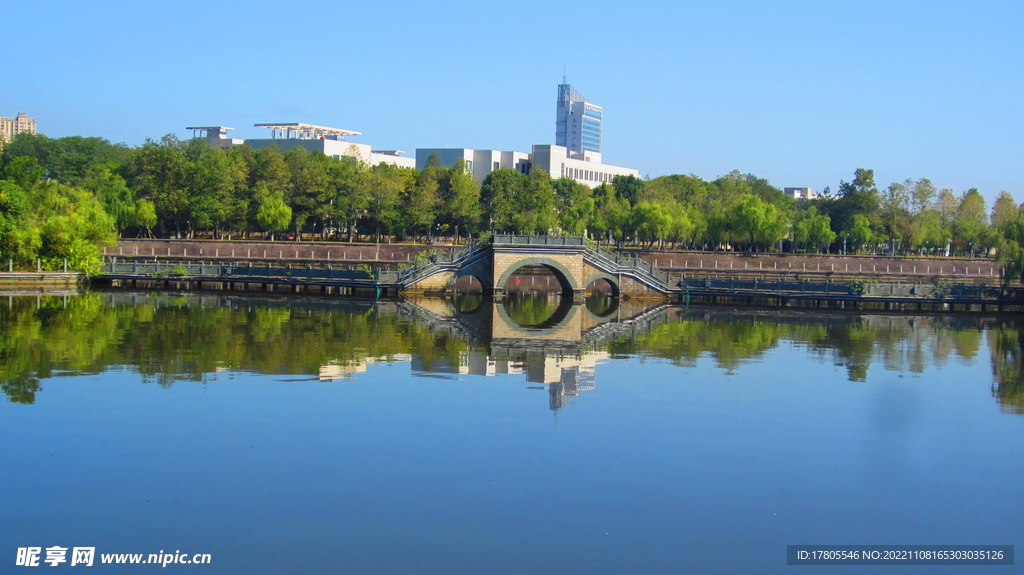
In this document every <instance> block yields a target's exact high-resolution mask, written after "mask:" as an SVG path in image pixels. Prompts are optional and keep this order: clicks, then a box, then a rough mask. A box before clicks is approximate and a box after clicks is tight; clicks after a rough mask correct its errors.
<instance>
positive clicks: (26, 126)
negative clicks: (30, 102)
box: [0, 112, 36, 145]
mask: <svg viewBox="0 0 1024 575" xmlns="http://www.w3.org/2000/svg"><path fill="white" fill-rule="evenodd" d="M35 133H36V121H35V120H34V119H32V118H29V117H28V114H26V113H25V112H18V115H17V116H16V117H14V118H4V117H0V145H2V144H3V142H9V141H10V140H11V138H13V137H14V136H17V135H18V134H35Z"/></svg>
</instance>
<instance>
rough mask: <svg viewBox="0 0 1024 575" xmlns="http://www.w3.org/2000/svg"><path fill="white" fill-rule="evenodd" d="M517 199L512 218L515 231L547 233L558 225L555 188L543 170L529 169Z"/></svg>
mask: <svg viewBox="0 0 1024 575" xmlns="http://www.w3.org/2000/svg"><path fill="white" fill-rule="evenodd" d="M518 200H519V201H518V202H516V213H515V215H514V216H513V218H512V220H513V222H514V226H515V229H516V231H517V232H519V233H521V234H536V233H547V232H548V231H549V230H551V229H553V228H555V227H557V226H558V213H557V212H556V211H555V190H554V189H553V188H552V187H551V177H550V176H549V175H548V173H547V172H545V171H544V170H542V169H540V168H537V167H534V168H533V169H532V170H530V173H529V175H528V176H527V178H526V185H525V186H524V187H523V190H522V193H521V194H520V196H519V198H518Z"/></svg>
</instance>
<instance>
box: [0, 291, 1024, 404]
mask: <svg viewBox="0 0 1024 575" xmlns="http://www.w3.org/2000/svg"><path fill="white" fill-rule="evenodd" d="M5 300H6V301H5ZM0 333H3V334H4V337H3V338H0V357H3V358H4V361H0V394H2V395H0V397H6V398H7V400H8V401H12V402H15V403H24V404H30V403H34V402H35V401H36V396H37V395H38V394H39V393H42V392H43V382H44V381H45V380H46V379H47V378H50V377H53V376H54V375H55V374H59V375H61V376H67V377H71V376H75V375H85V374H96V373H102V372H105V371H108V370H125V369H129V370H131V371H132V372H134V373H137V374H138V375H139V377H140V378H141V381H142V382H144V383H153V384H156V385H159V386H161V387H168V388H169V387H172V386H174V385H177V384H178V382H204V384H205V383H210V384H213V383H215V382H218V381H228V380H232V379H234V378H236V377H238V374H239V373H258V374H263V375H267V376H277V375H280V376H286V379H282V380H280V381H285V382H292V381H305V380H306V379H308V378H309V377H310V376H312V377H313V378H314V379H320V380H328V381H329V380H336V379H347V378H353V377H354V378H357V379H358V378H359V377H360V376H359V375H357V374H359V373H361V372H365V371H368V370H369V369H372V367H371V366H373V365H374V364H377V363H385V362H387V363H394V362H401V363H404V364H407V365H409V366H410V368H411V370H412V372H413V373H414V374H415V375H417V376H422V377H440V378H467V379H472V378H475V377H477V376H488V375H499V374H518V375H516V377H517V378H518V377H521V378H523V379H525V380H526V381H525V382H524V383H526V384H527V387H537V388H541V389H547V390H548V391H549V395H550V405H551V407H552V408H553V409H559V408H561V407H563V406H565V405H567V404H568V403H570V402H571V401H572V399H573V398H575V397H578V396H579V395H580V394H581V392H583V391H585V390H586V389H590V388H592V387H593V386H594V385H595V384H596V379H597V376H596V370H597V366H599V365H600V364H601V362H602V360H603V359H605V358H610V359H614V360H619V359H622V358H628V357H642V358H651V359H654V360H657V361H667V362H671V363H672V364H673V365H675V366H678V367H680V368H684V369H689V368H695V367H697V365H698V361H705V360H706V361H709V362H712V363H713V364H714V365H715V366H716V367H717V368H718V369H721V370H723V371H724V372H726V373H734V372H737V371H739V370H742V369H744V367H745V366H746V365H747V364H748V363H752V362H753V363H756V362H759V361H761V359H762V358H763V357H765V355H766V354H770V353H772V352H773V351H772V350H774V349H776V348H779V347H785V348H788V351H786V352H785V353H789V354H795V355H794V356H793V357H794V358H799V357H800V356H801V355H803V354H807V355H808V356H809V358H810V359H812V360H813V361H822V360H824V361H827V362H830V363H832V364H833V365H835V366H836V367H837V368H840V369H842V370H843V371H845V372H846V374H847V377H848V379H849V380H850V381H851V382H864V381H868V379H869V371H871V373H872V374H874V375H872V377H876V376H879V375H881V376H883V377H884V372H889V371H892V370H896V371H901V372H905V373H909V374H924V373H926V372H927V371H928V370H929V369H930V368H931V367H932V366H938V367H941V366H942V365H943V364H944V363H945V362H946V361H948V360H949V358H952V357H955V358H957V361H960V362H966V363H970V362H973V361H978V360H979V359H980V357H979V356H983V355H985V354H986V353H987V355H989V358H988V361H989V362H990V370H991V383H992V395H993V397H994V398H995V399H996V401H997V402H998V403H999V405H1000V408H1001V409H1003V410H1005V411H1007V412H1011V413H1024V359H1022V357H1024V354H1022V353H1021V349H1024V320H1022V319H1021V318H1020V317H1019V316H1016V315H1007V314H999V315H995V314H988V315H985V314H974V315H967V314H917V315H914V314H905V313H904V314H886V313H878V312H876V313H835V312H821V311H816V310H793V309H781V308H767V309H757V308H738V309H729V308H723V307H714V308H701V307H694V308H684V307H682V306H664V305H662V306H656V307H648V306H647V305H646V304H644V303H643V302H639V301H636V300H629V299H625V300H619V301H618V302H615V301H612V300H610V299H609V298H608V297H607V295H605V296H600V295H598V297H595V298H592V299H589V300H588V301H587V302H586V304H585V305H567V304H566V303H565V301H563V300H562V299H561V298H558V297H550V296H549V295H547V294H544V293H524V294H512V293H507V294H505V297H504V300H503V301H500V302H495V301H494V300H493V299H486V298H484V297H482V296H481V295H480V294H466V293H463V294H458V295H457V296H456V297H454V298H447V299H439V298H438V299H427V298H424V299H407V300H373V299H368V298H362V299H360V298H336V297H294V296H275V295H271V294H268V295H263V296H257V297H253V296H252V295H248V294H232V293H229V292H228V293H226V292H223V291H212V292H178V293H171V292H155V293H144V292H129V291H124V290H111V291H101V292H96V291H93V292H89V293H85V294H81V295H76V296H71V297H48V296H35V297H18V296H15V295H11V296H10V297H7V298H2V299H0ZM986 350H987V352H986ZM982 361H984V360H982ZM879 369H880V370H881V371H878V370H879ZM985 371H988V369H986V370H985ZM685 373H686V372H680V374H681V375H682V374H685ZM296 376H298V377H299V379H294V378H295V377H296ZM303 378H305V379H303ZM628 383H630V384H633V383H641V382H628ZM534 384H535V385H534Z"/></svg>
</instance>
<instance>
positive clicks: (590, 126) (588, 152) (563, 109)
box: [555, 78, 601, 163]
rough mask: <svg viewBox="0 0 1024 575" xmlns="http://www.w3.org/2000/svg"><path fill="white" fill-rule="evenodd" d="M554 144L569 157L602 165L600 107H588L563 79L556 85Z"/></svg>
mask: <svg viewBox="0 0 1024 575" xmlns="http://www.w3.org/2000/svg"><path fill="white" fill-rule="evenodd" d="M555 144H556V145H558V146H565V148H566V149H567V150H568V155H569V157H570V158H574V159H579V160H589V161H591V162H598V163H600V162H601V106H598V105H595V104H591V103H590V101H589V100H587V99H586V98H584V97H583V96H582V95H581V94H580V93H579V92H577V91H576V90H575V88H573V87H572V86H570V85H569V84H567V83H566V81H565V78H563V79H562V83H561V84H559V85H558V116H557V118H556V120H555Z"/></svg>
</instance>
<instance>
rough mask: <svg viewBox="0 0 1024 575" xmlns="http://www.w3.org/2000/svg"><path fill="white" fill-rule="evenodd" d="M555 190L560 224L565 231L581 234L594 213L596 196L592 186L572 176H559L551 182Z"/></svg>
mask: <svg viewBox="0 0 1024 575" xmlns="http://www.w3.org/2000/svg"><path fill="white" fill-rule="evenodd" d="M551 187H552V188H553V189H554V190H555V197H556V198H557V201H556V206H555V207H556V209H557V211H558V224H559V227H560V228H562V230H563V231H565V232H567V233H570V234H572V235H580V234H582V233H584V232H585V231H586V230H587V225H588V224H589V222H590V219H591V218H592V217H593V215H594V198H593V192H592V191H591V189H590V186H587V185H586V184H583V183H580V182H577V181H576V180H574V179H572V178H567V177H565V178H558V179H557V180H554V181H553V182H552V183H551Z"/></svg>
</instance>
